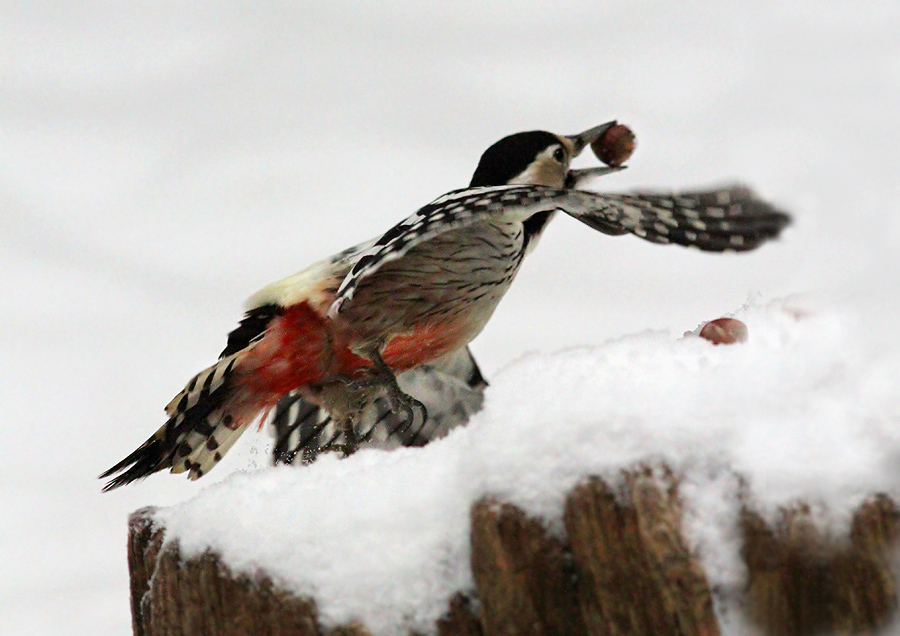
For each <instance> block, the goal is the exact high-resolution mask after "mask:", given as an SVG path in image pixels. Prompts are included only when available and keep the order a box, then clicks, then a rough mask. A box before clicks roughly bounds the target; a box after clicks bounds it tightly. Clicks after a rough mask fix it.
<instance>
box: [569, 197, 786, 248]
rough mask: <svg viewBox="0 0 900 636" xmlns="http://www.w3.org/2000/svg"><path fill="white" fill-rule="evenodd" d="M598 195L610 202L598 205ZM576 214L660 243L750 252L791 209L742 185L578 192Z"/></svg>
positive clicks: (572, 209) (777, 229) (775, 231)
mask: <svg viewBox="0 0 900 636" xmlns="http://www.w3.org/2000/svg"><path fill="white" fill-rule="evenodd" d="M595 197H600V198H602V199H603V202H604V203H605V205H602V206H601V205H597V204H596V202H595ZM571 198H572V199H573V201H574V200H576V199H579V198H580V199H582V200H581V201H580V202H578V203H576V204H575V205H573V206H569V205H566V206H564V207H563V208H562V209H563V210H564V211H565V212H566V213H568V214H569V215H570V216H573V217H574V218H576V219H578V220H579V221H581V222H582V223H585V224H586V225H589V226H590V227H592V228H594V229H596V230H599V231H601V232H604V233H606V234H613V235H618V234H624V233H631V234H634V235H635V236H639V237H640V238H642V239H644V240H647V241H652V242H654V243H675V244H678V245H684V246H687V247H695V248H697V249H700V250H703V251H708V252H729V251H731V252H745V251H748V250H752V249H755V248H757V247H759V246H760V245H762V244H763V243H764V242H766V241H767V240H769V239H773V238H775V237H777V236H778V235H779V234H780V233H781V231H782V230H783V229H784V228H785V227H786V226H787V225H788V224H789V223H790V217H789V216H788V215H787V214H784V213H783V212H781V211H779V210H777V209H776V208H775V207H773V206H772V205H770V204H769V203H766V202H765V201H762V200H761V199H759V198H757V197H756V196H755V195H754V194H753V192H752V191H751V190H749V189H748V188H745V187H741V186H732V187H726V188H719V189H711V190H702V191H696V192H683V193H678V194H669V193H634V194H600V195H594V194H592V193H587V192H573V193H572V197H571Z"/></svg>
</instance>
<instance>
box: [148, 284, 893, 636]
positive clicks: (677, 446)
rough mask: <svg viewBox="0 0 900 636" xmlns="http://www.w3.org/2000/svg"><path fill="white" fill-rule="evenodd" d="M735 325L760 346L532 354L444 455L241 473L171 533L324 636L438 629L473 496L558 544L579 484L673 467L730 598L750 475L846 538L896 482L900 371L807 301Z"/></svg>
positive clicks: (676, 345) (664, 336)
mask: <svg viewBox="0 0 900 636" xmlns="http://www.w3.org/2000/svg"><path fill="white" fill-rule="evenodd" d="M734 315H735V317H737V318H739V319H740V320H742V321H744V322H745V323H746V324H747V326H748V329H749V341H748V342H747V343H744V344H739V345H731V346H713V345H711V344H710V343H708V342H706V341H704V340H701V339H699V338H697V337H695V336H693V335H689V334H686V335H685V336H684V337H681V336H674V335H672V334H669V333H665V332H645V333H640V334H635V335H632V336H627V337H624V338H621V339H618V340H614V341H611V342H607V343H605V344H603V345H599V346H593V347H582V348H576V349H569V350H565V351H560V352H558V353H555V354H550V355H543V354H542V355H538V354H534V355H528V356H526V357H523V358H521V359H519V360H518V361H516V362H514V363H512V364H511V365H509V366H508V367H507V368H506V369H504V370H503V371H502V372H500V373H498V374H496V376H495V377H494V378H493V382H492V385H491V387H490V388H489V389H488V391H487V394H486V401H485V408H484V410H483V411H482V412H481V413H479V414H478V415H477V416H476V417H475V418H474V419H473V421H472V422H470V424H469V425H468V426H467V427H465V428H461V429H457V430H456V431H454V432H453V433H452V434H451V435H450V436H448V437H447V438H445V439H444V440H441V441H439V442H435V443H433V444H431V445H429V446H427V447H425V448H421V449H403V450H400V451H393V452H383V451H371V450H370V451H362V452H360V453H358V454H357V455H354V456H353V457H351V458H349V459H346V460H339V459H337V458H336V457H333V456H332V457H324V458H323V459H321V460H320V461H318V462H316V463H315V464H313V465H312V466H309V467H304V468H295V467H280V468H272V469H267V470H261V471H258V472H255V473H238V474H234V475H232V476H231V477H230V478H228V479H226V480H225V481H223V482H221V483H219V484H216V485H214V486H212V487H211V488H208V489H207V490H205V491H203V492H202V493H200V494H199V495H198V496H197V497H196V498H194V499H192V500H190V501H188V502H186V503H183V504H180V505H177V506H174V507H171V508H167V509H163V510H161V511H160V512H159V513H158V517H157V519H158V521H159V522H160V523H162V524H164V525H165V527H166V528H167V536H168V537H169V540H177V541H178V542H179V543H180V546H181V549H182V550H183V552H184V553H185V554H186V555H187V556H191V555H195V554H198V553H200V552H202V551H204V550H206V549H212V550H214V551H215V552H217V553H219V554H220V555H221V556H222V559H223V561H224V562H225V563H226V564H227V565H228V566H230V567H231V568H232V569H234V570H235V571H237V572H243V573H248V574H253V573H256V572H260V571H261V572H265V573H267V574H268V575H269V576H272V577H273V578H274V579H275V580H276V581H278V582H279V583H280V584H281V585H283V586H285V587H286V588H287V589H289V590H292V591H294V592H296V593H298V594H302V595H312V596H313V597H315V599H316V601H317V602H318V604H319V609H320V611H321V617H322V619H323V621H324V622H325V623H326V624H328V625H336V624H340V623H345V622H348V621H351V620H360V621H362V622H363V623H364V624H365V625H367V626H368V627H369V628H370V629H371V630H372V632H373V634H375V635H376V636H377V635H387V634H395V633H400V632H402V631H403V630H404V629H407V628H414V629H417V630H420V631H423V632H426V633H427V632H430V631H431V630H432V628H433V625H434V621H435V620H436V619H437V618H438V617H439V616H440V615H441V614H442V613H443V612H444V611H445V610H446V608H447V602H448V599H449V597H450V595H451V594H452V593H454V592H456V591H458V590H461V589H466V588H469V587H471V585H472V575H471V572H470V569H469V553H468V534H469V517H468V513H469V507H470V505H471V504H472V502H473V501H475V500H477V499H478V498H480V497H482V496H485V495H492V496H495V497H497V498H499V499H501V500H504V501H509V502H512V503H514V504H516V505H518V506H521V507H522V508H524V509H525V510H526V511H527V512H528V513H529V514H531V515H533V516H537V517H539V518H542V519H543V520H544V521H545V522H546V523H547V524H548V525H549V526H550V527H551V528H552V529H553V530H555V531H562V524H561V520H560V519H561V512H562V506H563V503H564V498H565V495H566V493H567V492H569V491H570V490H571V489H572V487H573V486H575V485H576V484H577V483H578V482H579V480H581V479H583V478H585V477H586V476H588V475H602V476H606V477H609V478H611V479H616V477H617V475H618V474H619V473H620V471H621V470H622V469H624V468H627V467H629V466H632V465H633V464H634V463H635V462H650V463H658V462H665V463H667V464H668V465H670V466H671V467H672V468H673V469H675V471H676V472H677V473H678V474H679V476H680V477H681V479H682V480H683V481H682V488H681V494H682V497H683V498H684V501H685V507H686V518H685V524H686V529H687V533H688V536H689V538H690V540H691V541H692V542H693V547H694V549H695V550H697V552H698V553H699V555H700V557H701V559H702V560H703V561H704V563H705V565H706V568H707V571H708V574H709V576H710V578H711V583H712V584H713V585H714V586H715V587H716V588H717V589H721V590H725V591H727V590H729V589H731V588H734V587H736V586H738V585H740V583H741V581H742V577H743V576H744V570H743V565H742V563H741V562H740V559H739V556H738V551H737V550H738V543H737V538H736V536H735V532H736V526H735V520H736V514H737V511H738V501H737V496H738V487H739V486H738V480H737V478H736V477H735V472H736V473H738V474H740V475H742V476H744V477H746V478H747V482H748V485H749V493H748V494H749V497H750V499H751V501H752V502H753V503H754V505H755V506H756V507H757V508H758V509H759V510H760V511H762V512H763V514H769V515H771V514H774V513H775V512H776V511H777V509H778V507H779V506H785V505H790V504H791V503H792V502H795V501H797V500H800V499H803V500H806V501H810V502H812V503H813V504H814V506H815V508H816V510H817V511H818V513H819V514H820V516H821V519H822V520H823V521H824V522H826V523H828V524H829V525H830V526H831V528H832V530H833V531H835V532H838V533H839V532H843V531H844V530H845V529H846V521H847V519H848V512H849V511H850V510H851V509H852V508H853V507H855V506H856V505H858V504H859V503H860V502H861V501H862V500H863V499H864V498H865V497H866V495H868V494H870V493H872V492H876V491H881V492H888V493H892V494H894V495H896V494H897V490H898V488H897V484H898V483H900V481H898V469H897V466H898V465H900V462H898V461H897V460H898V457H900V426H898V424H900V365H898V358H897V357H896V356H895V355H892V354H890V353H888V352H887V351H886V350H885V348H884V347H879V346H875V345H873V343H872V342H871V340H870V339H869V338H867V337H866V334H865V332H864V330H863V329H862V322H861V321H860V318H859V317H858V316H854V315H853V314H850V313H847V312H843V311H841V310H839V309H836V308H834V307H831V308H825V309H823V308H822V307H817V306H815V305H814V304H813V303H810V302H809V301H801V300H798V299H793V300H788V301H778V302H772V303H768V304H763V303H759V302H755V303H750V304H749V305H748V306H746V307H744V308H742V309H741V310H740V311H738V312H736V313H735V314H734ZM876 344H877V343H876ZM732 471H735V472H732Z"/></svg>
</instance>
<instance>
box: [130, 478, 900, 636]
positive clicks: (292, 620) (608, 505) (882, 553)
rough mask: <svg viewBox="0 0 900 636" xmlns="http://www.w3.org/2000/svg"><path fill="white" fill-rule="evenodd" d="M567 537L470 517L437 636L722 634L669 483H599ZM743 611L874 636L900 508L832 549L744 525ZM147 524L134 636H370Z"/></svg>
mask: <svg viewBox="0 0 900 636" xmlns="http://www.w3.org/2000/svg"><path fill="white" fill-rule="evenodd" d="M563 520H564V523H565V530H566V536H565V537H559V536H555V535H553V534H551V533H550V532H548V531H547V530H546V529H545V528H544V527H543V526H542V525H541V524H540V523H539V522H538V521H536V520H534V519H530V518H528V517H527V516H526V515H525V513H523V512H522V511H521V510H519V509H517V508H515V507H514V506H511V505H509V504H503V503H498V502H495V501H491V500H484V501H480V502H478V503H476V504H475V505H474V506H473V508H472V511H471V521H472V527H471V547H472V550H471V559H472V562H471V565H472V570H473V575H474V579H475V583H476V590H475V591H474V592H473V591H468V592H467V593H460V594H458V595H456V596H455V597H454V598H453V599H451V601H450V604H449V608H448V612H447V613H446V615H445V616H444V617H443V618H441V620H439V621H438V624H437V626H436V629H437V633H438V634H439V636H498V635H503V636H506V635H517V634H521V635H529V636H531V635H535V636H555V635H562V634H565V635H566V636H588V635H591V636H593V635H603V636H628V635H632V634H635V635H636V634H641V635H643V634H665V635H667V636H668V635H673V636H678V635H681V636H715V635H716V634H718V633H719V626H718V624H717V621H716V617H715V614H714V612H713V606H712V600H711V594H710V590H709V585H708V583H707V580H706V577H705V575H704V572H703V571H702V569H701V567H700V563H699V562H698V560H697V559H696V557H695V555H693V554H692V553H691V551H690V549H689V548H688V547H687V543H686V542H685V540H684V537H683V534H682V531H681V523H682V509H681V504H680V502H679V499H678V484H677V481H676V480H675V478H674V477H673V476H672V475H671V474H669V473H667V472H665V471H663V470H656V471H651V470H649V469H646V468H640V469H636V470H633V471H629V472H628V473H625V474H623V475H622V476H621V478H620V479H618V480H617V481H616V484H615V486H614V487H613V486H611V485H610V484H608V483H605V482H604V481H602V480H600V479H596V478H595V479H590V480H588V481H586V482H585V483H583V484H582V485H580V486H578V487H577V488H575V489H574V490H573V491H572V492H571V493H570V495H569V497H568V498H567V501H566V505H565V512H564V519H563ZM739 530H740V531H741V532H742V533H743V541H744V545H743V558H744V560H745V562H746V564H747V572H748V578H747V587H746V596H745V598H742V599H732V600H734V601H736V602H737V603H738V604H739V605H740V606H743V607H745V608H746V610H747V614H748V615H749V617H750V618H751V620H753V621H754V622H755V623H756V624H757V626H759V627H760V628H761V633H764V634H771V635H777V636H806V635H812V634H817V633H821V632H827V633H835V634H847V635H850V634H874V633H876V632H877V631H878V630H879V629H881V628H883V627H884V626H885V625H886V624H887V622H888V621H889V620H891V618H892V617H894V616H895V615H896V613H897V610H898V588H900V585H898V579H897V572H896V570H895V566H896V563H897V561H896V548H897V547H898V544H900V508H898V506H897V504H896V503H894V502H893V501H891V500H890V499H889V498H887V497H886V496H884V495H879V496H875V497H872V498H871V499H870V500H869V501H867V502H866V503H865V504H864V505H862V506H861V507H860V508H859V509H858V510H857V511H856V513H855V514H854V516H853V519H852V523H851V528H850V532H849V534H848V535H846V536H843V537H835V536H832V534H830V533H829V532H826V531H825V530H823V529H822V528H820V527H819V526H818V525H817V524H816V521H815V518H814V516H813V515H812V514H811V513H810V510H809V508H808V507H805V506H802V505H798V506H796V507H794V508H791V509H790V510H785V511H783V512H782V513H781V516H780V517H778V519H777V521H776V522H775V523H772V524H769V523H767V522H766V521H765V519H764V518H763V517H762V516H761V515H759V514H757V513H755V512H753V511H752V510H750V509H745V510H744V511H743V513H742V520H741V526H740V529H739ZM164 533H165V529H164V528H160V527H156V526H155V525H154V523H153V509H143V510H139V511H137V512H136V513H134V514H133V515H132V516H131V518H130V519H129V543H128V561H129V569H130V574H131V604H132V612H133V629H134V634H135V635H136V636H188V635H190V636H198V635H200V636H202V635H205V634H210V635H216V636H238V635H241V636H243V635H253V636H256V635H263V636H287V635H288V634H290V635H292V636H370V633H369V631H368V630H367V629H366V627H365V626H363V625H360V624H355V623H354V624H351V625H345V626H341V627H338V628H333V629H328V630H326V629H324V628H323V627H322V626H321V625H320V623H319V621H318V616H317V610H316V605H315V602H314V601H313V600H310V599H302V598H297V597H296V596H293V595H291V594H289V593H287V592H285V591H283V590H280V589H278V588H277V586H275V585H274V584H273V583H272V581H271V580H269V579H267V578H265V577H247V576H236V575H235V574H234V573H232V572H231V571H229V570H228V568H226V567H225V566H223V565H222V564H221V562H220V561H219V559H218V558H217V557H216V556H215V555H213V554H211V553H206V554H203V555H201V556H199V557H194V558H190V559H184V558H183V557H182V555H181V553H180V551H179V549H178V545H177V542H175V541H171V542H166V541H165V537H164Z"/></svg>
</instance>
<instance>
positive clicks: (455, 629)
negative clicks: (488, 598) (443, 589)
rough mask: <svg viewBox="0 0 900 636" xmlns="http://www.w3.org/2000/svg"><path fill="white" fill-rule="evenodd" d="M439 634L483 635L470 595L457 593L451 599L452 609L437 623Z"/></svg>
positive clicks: (443, 635) (447, 635) (442, 635)
mask: <svg viewBox="0 0 900 636" xmlns="http://www.w3.org/2000/svg"><path fill="white" fill-rule="evenodd" d="M437 632H438V636H483V634H484V632H482V631H481V621H480V620H478V614H477V613H476V612H475V608H473V607H472V601H471V600H470V599H469V597H468V596H465V595H463V594H457V595H456V596H454V597H453V598H452V599H450V610H449V611H448V612H447V614H446V616H444V617H442V618H441V619H440V620H439V621H438V624H437Z"/></svg>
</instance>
